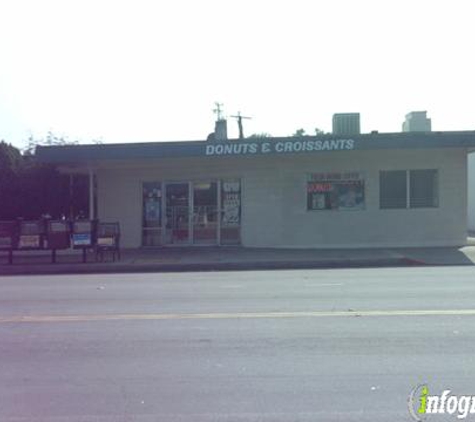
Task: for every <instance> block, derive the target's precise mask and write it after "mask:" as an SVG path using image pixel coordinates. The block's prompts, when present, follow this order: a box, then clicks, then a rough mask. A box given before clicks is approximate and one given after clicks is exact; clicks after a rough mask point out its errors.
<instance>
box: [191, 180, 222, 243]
mask: <svg viewBox="0 0 475 422" xmlns="http://www.w3.org/2000/svg"><path fill="white" fill-rule="evenodd" d="M217 242H218V184H217V183H216V182H195V183H194V184H193V243H195V244H203V245H216V243H217Z"/></svg>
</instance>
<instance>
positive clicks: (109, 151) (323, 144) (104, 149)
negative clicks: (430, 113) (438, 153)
mask: <svg viewBox="0 0 475 422" xmlns="http://www.w3.org/2000/svg"><path fill="white" fill-rule="evenodd" d="M424 148H471V149H473V148H475V131H451V132H398V133H370V134H362V135H355V136H345V137H342V136H336V135H332V134H326V135H318V136H301V137H268V138H245V139H229V140H226V141H180V142H145V143H144V142H142V143H121V144H85V145H54V146H38V147H37V148H36V152H35V156H36V157H37V159H38V160H39V161H41V162H48V163H63V164H66V163H86V162H96V161H103V160H116V159H120V160H129V159H130V160H132V159H156V158H177V157H230V156H233V157H236V156H252V155H282V154H309V153H310V154H312V153H313V154H318V153H325V152H330V151H341V152H343V151H356V150H377V149H424Z"/></svg>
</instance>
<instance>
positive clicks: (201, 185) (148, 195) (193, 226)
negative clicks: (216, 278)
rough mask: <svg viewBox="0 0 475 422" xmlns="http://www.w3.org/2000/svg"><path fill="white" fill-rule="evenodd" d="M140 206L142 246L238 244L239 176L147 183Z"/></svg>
mask: <svg viewBox="0 0 475 422" xmlns="http://www.w3.org/2000/svg"><path fill="white" fill-rule="evenodd" d="M142 207H143V215H142V245H143V246H161V245H190V244H195V245H218V244H222V245H238V244H240V243H241V182H240V180H239V179H224V180H214V181H211V180H209V181H206V180H205V181H187V182H146V183H143V185H142Z"/></svg>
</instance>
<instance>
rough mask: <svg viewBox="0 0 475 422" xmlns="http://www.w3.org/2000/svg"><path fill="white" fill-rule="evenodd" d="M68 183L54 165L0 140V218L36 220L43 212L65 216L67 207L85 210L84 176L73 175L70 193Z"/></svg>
mask: <svg viewBox="0 0 475 422" xmlns="http://www.w3.org/2000/svg"><path fill="white" fill-rule="evenodd" d="M31 141H32V143H34V142H33V140H31ZM52 141H53V142H56V141H54V140H52ZM35 145H36V144H35ZM70 184H71V179H70V177H69V176H68V175H64V174H60V173H59V172H58V171H57V169H56V167H55V166H53V165H46V164H41V163H38V162H36V160H35V157H34V155H31V150H30V151H29V152H28V151H26V152H25V154H24V155H22V154H21V153H20V151H19V150H18V149H17V148H15V147H13V146H12V145H9V144H7V143H5V142H3V141H1V142H0V220H11V219H16V218H19V217H22V218H25V219H37V218H40V217H41V215H43V214H50V215H51V216H52V217H53V218H59V217H60V216H61V215H65V216H69V212H70V210H71V209H73V210H75V212H76V213H77V212H78V211H79V210H84V211H87V209H88V185H87V177H85V176H74V177H73V179H72V185H73V186H72V187H73V192H74V195H73V196H71V195H70Z"/></svg>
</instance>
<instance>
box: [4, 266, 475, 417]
mask: <svg viewBox="0 0 475 422" xmlns="http://www.w3.org/2000/svg"><path fill="white" fill-rule="evenodd" d="M474 304H475V269H474V268H472V267H443V268H393V269H354V270H353V269H352V270H312V271H258V272H228V273H226V272H219V273H184V274H177V273H175V274H122V275H96V276H94V275H90V276H47V277H46V276H45V277H43V276H36V277H35V276H32V277H3V278H0V421H2V422H3V421H8V422H12V421H15V422H26V421H28V422H39V421H53V422H65V421H68V422H69V421H75V422H76V421H77V422H92V421H94V422H126V421H138V422H152V421H153V422H155V421H166V422H175V421H180V422H182V421H186V422H191V421H193V422H202V421H206V422H208V421H229V422H234V421H236V422H240V421H243V422H244V421H246V422H249V421H269V422H270V421H272V422H284V421H285V422H292V421H305V422H306V421H312V422H314V421H325V422H326V421H376V420H377V421H409V420H412V419H411V418H410V416H409V412H408V408H407V398H408V395H409V393H410V391H411V389H412V388H414V387H415V386H416V385H418V384H420V383H427V384H428V385H429V386H430V390H431V392H432V393H434V394H436V393H437V394H439V393H441V392H442V391H443V390H444V389H450V390H452V392H453V393H454V394H470V395H473V394H475V354H474V350H475V305H474ZM471 417H472V418H474V417H475V415H472V416H471ZM431 418H433V420H434V421H435V420H457V418H456V416H455V415H452V416H448V417H447V419H444V418H443V417H442V416H439V415H437V416H431Z"/></svg>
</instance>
